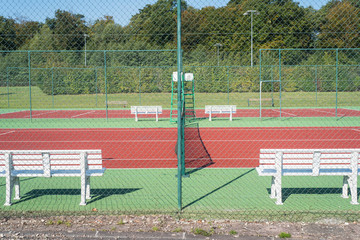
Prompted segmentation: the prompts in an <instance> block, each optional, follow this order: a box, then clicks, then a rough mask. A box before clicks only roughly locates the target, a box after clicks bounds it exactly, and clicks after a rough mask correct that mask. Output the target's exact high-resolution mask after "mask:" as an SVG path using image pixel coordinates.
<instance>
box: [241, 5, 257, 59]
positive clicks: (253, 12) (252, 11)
mask: <svg viewBox="0 0 360 240" xmlns="http://www.w3.org/2000/svg"><path fill="white" fill-rule="evenodd" d="M249 14H250V16H251V66H254V57H253V51H254V50H253V49H254V43H253V39H254V37H253V32H254V30H253V29H254V24H253V18H254V17H253V15H254V14H255V15H259V14H260V13H259V12H258V11H256V10H248V11H246V12H245V13H244V16H247V15H249Z"/></svg>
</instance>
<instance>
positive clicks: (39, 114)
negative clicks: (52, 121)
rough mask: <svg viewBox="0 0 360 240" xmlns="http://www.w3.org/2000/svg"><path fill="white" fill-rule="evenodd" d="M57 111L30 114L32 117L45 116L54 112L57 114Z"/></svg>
mask: <svg viewBox="0 0 360 240" xmlns="http://www.w3.org/2000/svg"><path fill="white" fill-rule="evenodd" d="M58 111H59V110H54V111H47V112H44V113H38V114H32V116H41V115H46V114H49V113H54V112H58Z"/></svg>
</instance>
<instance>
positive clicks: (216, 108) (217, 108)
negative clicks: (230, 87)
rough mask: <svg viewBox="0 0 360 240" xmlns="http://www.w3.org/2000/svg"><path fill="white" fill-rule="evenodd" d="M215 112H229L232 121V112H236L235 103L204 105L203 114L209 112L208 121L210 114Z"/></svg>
mask: <svg viewBox="0 0 360 240" xmlns="http://www.w3.org/2000/svg"><path fill="white" fill-rule="evenodd" d="M213 113H215V114H230V121H232V115H233V113H236V105H206V106H205V114H209V121H211V115H212V114H213Z"/></svg>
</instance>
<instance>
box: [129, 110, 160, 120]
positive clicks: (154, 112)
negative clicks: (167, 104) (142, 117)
mask: <svg viewBox="0 0 360 240" xmlns="http://www.w3.org/2000/svg"><path fill="white" fill-rule="evenodd" d="M131 114H135V121H136V122H137V121H138V120H139V118H138V115H139V114H155V115H156V121H159V114H162V107H161V106H131Z"/></svg>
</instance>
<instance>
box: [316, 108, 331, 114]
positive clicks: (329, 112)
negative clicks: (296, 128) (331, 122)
mask: <svg viewBox="0 0 360 240" xmlns="http://www.w3.org/2000/svg"><path fill="white" fill-rule="evenodd" d="M310 110H312V111H314V112H323V113H328V114H335V109H334V111H333V112H332V111H324V110H319V109H317V108H316V109H313V108H310Z"/></svg>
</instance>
